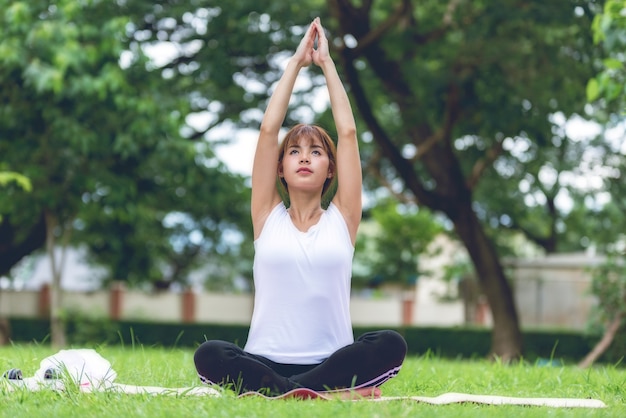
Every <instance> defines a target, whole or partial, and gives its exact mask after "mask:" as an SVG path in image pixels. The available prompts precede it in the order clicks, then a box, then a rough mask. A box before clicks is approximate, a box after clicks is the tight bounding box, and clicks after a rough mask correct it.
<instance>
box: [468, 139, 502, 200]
mask: <svg viewBox="0 0 626 418" xmlns="http://www.w3.org/2000/svg"><path fill="white" fill-rule="evenodd" d="M503 143H504V142H503V141H496V143H495V144H493V146H492V147H491V148H489V150H487V153H486V155H485V158H482V159H480V160H478V161H476V164H474V167H473V168H472V172H471V174H470V176H469V179H468V180H467V187H468V188H469V189H470V190H474V188H475V187H476V184H477V183H478V180H480V178H481V177H482V175H483V173H484V172H485V171H486V170H487V168H488V167H490V166H491V165H492V164H493V162H494V161H495V160H496V159H497V158H498V157H499V156H500V155H501V154H502V151H503V149H504V148H503Z"/></svg>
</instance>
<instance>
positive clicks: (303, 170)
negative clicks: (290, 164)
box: [297, 167, 312, 174]
mask: <svg viewBox="0 0 626 418" xmlns="http://www.w3.org/2000/svg"><path fill="white" fill-rule="evenodd" d="M297 173H308V174H311V173H312V171H311V170H310V169H309V168H305V167H303V168H299V169H298V171H297Z"/></svg>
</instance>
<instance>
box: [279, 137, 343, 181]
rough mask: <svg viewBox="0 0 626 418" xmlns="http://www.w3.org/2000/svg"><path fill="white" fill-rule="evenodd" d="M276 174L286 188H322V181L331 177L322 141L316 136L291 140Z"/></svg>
mask: <svg viewBox="0 0 626 418" xmlns="http://www.w3.org/2000/svg"><path fill="white" fill-rule="evenodd" d="M278 175H279V176H280V177H281V178H282V179H284V181H285V183H287V185H288V188H289V189H290V190H293V188H295V187H297V188H302V189H303V190H318V189H319V190H320V192H321V190H322V188H323V187H324V183H325V182H326V181H327V180H328V179H330V178H332V176H333V173H332V170H331V164H330V158H329V155H328V152H327V151H326V150H325V148H324V145H323V143H322V141H321V140H320V139H319V138H316V137H301V138H298V139H294V140H291V141H290V143H289V144H287V146H286V147H285V154H284V155H283V158H282V162H281V164H279V168H278Z"/></svg>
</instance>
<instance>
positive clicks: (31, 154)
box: [0, 0, 247, 284]
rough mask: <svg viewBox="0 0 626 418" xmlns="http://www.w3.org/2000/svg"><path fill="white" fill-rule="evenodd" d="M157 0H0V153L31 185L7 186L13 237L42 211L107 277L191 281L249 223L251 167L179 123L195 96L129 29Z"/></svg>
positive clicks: (5, 207) (2, 205)
mask: <svg viewBox="0 0 626 418" xmlns="http://www.w3.org/2000/svg"><path fill="white" fill-rule="evenodd" d="M154 7H155V5H154V4H153V3H152V2H133V4H132V5H130V4H126V2H122V3H116V2H102V1H89V2H75V1H71V0H61V1H57V2H55V3H54V4H49V3H48V2H21V1H20V2H8V1H0V9H1V10H3V12H2V15H1V16H0V51H2V54H0V81H1V87H0V98H2V100H3V103H4V104H5V105H4V106H3V107H2V110H0V126H2V128H1V129H0V136H1V137H2V140H1V141H0V155H2V158H3V161H4V163H5V164H6V168H7V169H8V170H12V171H19V172H21V173H23V174H24V175H25V176H26V177H28V178H29V179H30V180H31V182H32V185H33V191H32V193H29V194H24V193H18V192H17V191H16V190H14V189H11V188H10V189H8V190H7V193H6V194H5V195H4V196H3V198H2V199H1V200H0V214H2V215H3V218H2V222H3V225H2V227H3V230H8V231H9V232H10V234H9V233H8V234H7V235H6V237H9V238H11V239H12V240H11V241H10V242H8V243H6V246H7V247H8V248H9V249H12V248H15V249H18V248H21V246H22V243H23V240H25V237H28V236H29V235H30V231H33V230H35V226H36V225H37V222H38V220H39V219H40V218H41V213H43V211H48V212H51V213H53V214H54V216H55V217H56V218H57V219H59V225H60V227H59V229H58V230H57V231H55V237H60V236H61V235H63V234H67V233H69V232H70V231H72V230H74V234H72V237H73V240H74V244H86V246H87V247H88V248H89V249H90V252H91V256H92V258H91V260H92V261H94V262H96V263H98V264H101V265H105V266H106V267H107V268H108V270H109V273H110V274H109V276H110V278H112V279H117V280H127V281H128V282H130V283H131V284H136V283H140V282H143V281H146V280H148V281H156V280H163V279H164V277H163V276H164V275H165V276H166V277H165V279H166V280H168V281H178V282H185V280H186V278H187V276H188V272H189V270H190V269H192V268H193V267H194V266H196V265H197V264H198V263H199V262H200V260H204V261H206V257H207V256H209V255H211V254H217V255H222V254H223V255H224V259H225V260H226V259H227V256H228V253H229V251H230V247H229V246H228V244H227V243H226V242H225V240H224V239H223V236H222V235H223V234H224V231H228V230H235V231H236V230H237V229H238V228H239V226H240V225H241V224H243V225H244V226H247V211H246V207H247V194H246V192H245V191H242V190H243V189H244V184H243V179H242V178H241V177H240V176H236V175H232V174H230V173H228V172H227V171H226V170H225V168H224V166H223V165H222V164H221V163H220V162H219V161H218V160H217V158H216V157H215V154H214V153H213V152H212V150H211V149H210V148H208V147H206V146H204V144H201V143H197V142H194V141H193V140H190V139H187V138H185V137H183V136H182V135H181V132H183V131H184V127H185V123H186V122H185V117H186V115H187V113H188V110H189V107H190V104H189V99H188V97H186V96H178V95H176V94H173V93H174V91H175V89H173V88H172V89H171V91H170V87H173V86H170V84H171V82H170V81H168V80H167V79H165V78H164V77H163V76H162V74H161V72H159V71H149V69H150V68H151V65H150V60H149V59H148V58H147V57H146V56H145V55H144V54H143V51H142V49H141V48H140V47H139V45H138V43H137V41H136V40H135V39H134V38H133V32H132V30H133V28H137V27H138V26H141V21H142V19H143V18H144V17H145V16H146V15H147V14H149V13H150V11H151V10H152V9H154ZM172 213H175V214H177V217H176V219H177V220H182V221H180V222H178V221H177V222H167V216H168V215H169V214H172ZM193 231H195V235H192V232H193ZM3 238H4V237H3ZM235 247H236V245H235ZM34 249H36V248H34ZM32 250H33V248H30V249H29V250H27V251H32ZM27 251H26V253H28V252H27ZM23 255H25V254H21V255H20V256H23ZM18 259H19V258H18ZM231 264H232V265H234V262H233V263H231ZM164 272H167V273H164Z"/></svg>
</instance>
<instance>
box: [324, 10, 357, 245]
mask: <svg viewBox="0 0 626 418" xmlns="http://www.w3.org/2000/svg"><path fill="white" fill-rule="evenodd" d="M313 24H314V26H315V29H316V32H317V39H318V41H317V49H316V50H315V51H313V62H314V63H315V64H316V65H318V66H319V67H320V68H321V69H322V72H323V73H324V77H325V78H326V85H327V88H328V94H329V97H330V106H331V110H332V112H333V119H334V121H335V127H336V129H337V136H338V142H337V181H338V186H337V193H336V194H335V197H334V198H333V203H335V205H336V206H337V207H338V208H339V210H340V211H341V213H342V215H343V217H344V219H345V220H346V223H347V224H348V229H349V231H350V235H351V237H352V243H353V244H354V242H355V241H356V233H357V229H358V227H359V223H360V221H361V214H362V203H361V189H362V184H363V177H362V173H361V158H360V156H359V145H358V141H357V137H356V123H355V121H354V115H353V114H352V107H351V106H350V100H349V99H348V95H347V94H346V90H345V88H344V87H343V84H342V82H341V79H340V78H339V74H337V69H336V67H335V63H334V62H333V60H332V58H331V56H330V53H329V48H328V40H327V39H326V35H325V33H324V28H323V27H322V24H321V23H320V20H319V18H317V19H315V20H314V21H313Z"/></svg>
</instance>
